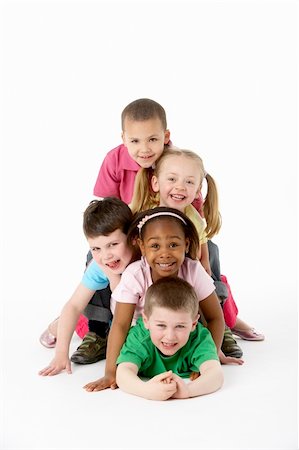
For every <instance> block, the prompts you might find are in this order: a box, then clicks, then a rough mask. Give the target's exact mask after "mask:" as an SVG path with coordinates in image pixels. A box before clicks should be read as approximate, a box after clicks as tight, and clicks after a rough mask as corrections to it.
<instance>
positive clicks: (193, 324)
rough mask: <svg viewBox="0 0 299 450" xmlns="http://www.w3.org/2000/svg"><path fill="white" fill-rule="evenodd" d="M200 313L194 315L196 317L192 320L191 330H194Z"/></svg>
mask: <svg viewBox="0 0 299 450" xmlns="http://www.w3.org/2000/svg"><path fill="white" fill-rule="evenodd" d="M199 317H200V314H198V316H197V317H196V319H194V321H193V322H192V328H191V331H194V330H195V328H196V325H197V324H198V320H199Z"/></svg>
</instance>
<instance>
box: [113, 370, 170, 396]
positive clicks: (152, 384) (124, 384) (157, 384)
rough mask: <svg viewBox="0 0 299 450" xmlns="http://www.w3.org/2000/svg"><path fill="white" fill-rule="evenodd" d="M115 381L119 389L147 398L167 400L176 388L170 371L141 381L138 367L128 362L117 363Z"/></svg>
mask: <svg viewBox="0 0 299 450" xmlns="http://www.w3.org/2000/svg"><path fill="white" fill-rule="evenodd" d="M116 381H117V384H118V386H119V387H120V389H121V390H123V391H125V392H127V393H128V394H132V395H137V396H139V397H143V398H147V399H148V400H167V399H168V398H170V397H171V396H172V395H173V394H174V393H175V392H176V389H177V388H176V382H175V381H174V380H173V379H172V372H171V371H169V372H164V373H160V374H159V375H156V376H155V377H153V378H151V379H150V380H148V381H142V380H141V379H140V378H139V377H138V367H137V366H136V365H135V364H133V363H129V362H124V363H121V364H119V365H118V367H117V371H116Z"/></svg>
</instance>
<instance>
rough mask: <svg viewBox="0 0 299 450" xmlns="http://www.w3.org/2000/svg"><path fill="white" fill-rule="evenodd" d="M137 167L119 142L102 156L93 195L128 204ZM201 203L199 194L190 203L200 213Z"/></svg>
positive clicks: (138, 167) (131, 195)
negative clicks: (113, 198) (115, 198)
mask: <svg viewBox="0 0 299 450" xmlns="http://www.w3.org/2000/svg"><path fill="white" fill-rule="evenodd" d="M139 169H140V166H139V164H137V162H136V161H134V159H133V158H131V156H130V155H129V153H128V149H127V147H126V146H125V145H123V144H121V145H119V146H118V147H115V148H114V149H113V150H110V151H109V152H108V153H107V155H106V156H105V158H104V161H103V163H102V166H101V168H100V171H99V174H98V177H97V181H96V184H95V186H94V189H93V195H95V196H96V197H110V196H114V197H117V198H119V199H120V200H122V201H123V202H125V203H127V205H128V204H129V203H131V200H132V197H133V192H134V182H135V177H136V174H137V172H138V170H139ZM202 203H203V199H202V197H201V196H200V197H199V198H197V199H195V200H194V202H193V203H192V204H193V206H194V207H195V208H196V209H197V211H199V212H200V213H201V208H202Z"/></svg>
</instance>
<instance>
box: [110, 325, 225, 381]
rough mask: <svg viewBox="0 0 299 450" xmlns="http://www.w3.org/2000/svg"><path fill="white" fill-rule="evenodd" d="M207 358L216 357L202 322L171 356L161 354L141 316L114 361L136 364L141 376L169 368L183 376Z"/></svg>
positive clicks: (214, 347)
mask: <svg viewBox="0 0 299 450" xmlns="http://www.w3.org/2000/svg"><path fill="white" fill-rule="evenodd" d="M210 359H216V360H219V358H218V355H217V349H216V346H215V343H214V341H213V338H212V336H211V333H210V331H209V330H208V329H207V328H205V327H204V326H203V325H202V324H201V323H198V324H197V326H196V328H195V330H194V331H192V332H191V333H190V336H189V339H188V342H187V343H186V344H185V345H184V347H182V348H181V349H180V350H179V351H177V352H176V353H175V354H174V355H172V356H164V355H162V354H161V353H160V352H159V350H158V349H157V347H155V345H154V344H153V343H152V341H151V338H150V334H149V331H148V330H147V329H146V328H145V327H144V325H143V320H142V317H139V318H138V320H137V322H136V325H135V326H133V327H131V329H130V331H129V333H128V336H127V339H126V342H125V343H124V345H123V347H122V349H121V352H120V355H119V357H118V358H117V361H116V363H117V364H120V363H122V362H130V363H133V364H136V366H137V367H138V373H139V375H141V376H144V377H147V378H152V377H153V376H155V375H158V374H160V373H163V372H166V371H168V370H172V371H173V372H174V373H176V374H177V375H179V376H180V377H182V378H188V377H189V376H190V373H191V372H199V368H200V366H201V364H202V363H204V362H205V361H208V360H210Z"/></svg>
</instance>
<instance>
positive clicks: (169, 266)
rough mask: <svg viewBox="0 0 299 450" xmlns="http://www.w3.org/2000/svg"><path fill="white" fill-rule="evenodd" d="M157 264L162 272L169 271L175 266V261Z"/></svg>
mask: <svg viewBox="0 0 299 450" xmlns="http://www.w3.org/2000/svg"><path fill="white" fill-rule="evenodd" d="M157 266H158V268H159V269H160V270H162V271H163V272H170V271H172V270H173V269H175V268H176V262H170V263H157Z"/></svg>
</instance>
